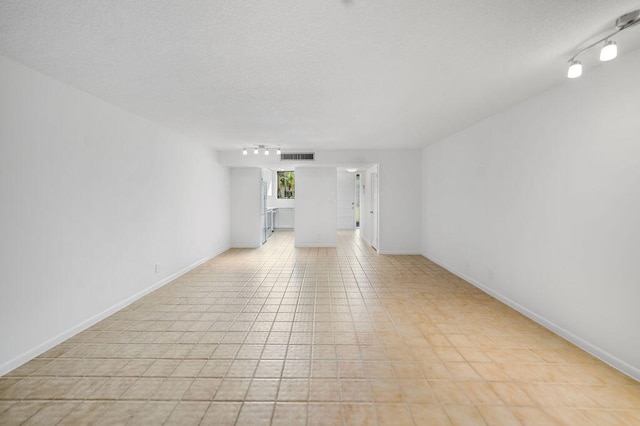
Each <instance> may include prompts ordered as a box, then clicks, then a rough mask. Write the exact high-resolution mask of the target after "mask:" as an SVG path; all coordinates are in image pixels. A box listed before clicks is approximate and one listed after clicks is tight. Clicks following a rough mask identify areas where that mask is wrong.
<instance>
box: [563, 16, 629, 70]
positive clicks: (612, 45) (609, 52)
mask: <svg viewBox="0 0 640 426" xmlns="http://www.w3.org/2000/svg"><path fill="white" fill-rule="evenodd" d="M637 24H640V9H639V10H634V11H633V12H629V13H626V14H624V15H622V16H621V17H619V18H618V19H617V20H616V29H615V31H613V32H612V33H611V34H609V35H607V36H606V37H603V38H601V39H600V40H598V41H596V42H595V43H592V44H590V45H589V46H587V47H585V48H584V49H582V50H581V51H579V52H578V53H576V54H575V55H573V57H572V58H571V59H569V71H568V72H567V77H568V78H577V77H580V76H581V75H582V64H581V63H580V61H578V60H577V58H578V56H580V55H582V54H583V53H584V52H586V51H587V50H589V49H591V48H593V47H595V46H597V45H598V44H600V43H602V42H604V45H603V46H602V49H601V50H600V60H601V61H603V62H606V61H610V60H612V59H615V57H616V56H618V45H617V44H616V42H615V41H611V40H609V39H610V38H611V37H613V36H614V35H616V34H618V33H619V32H621V31H624V30H626V29H627V28H631V27H633V26H635V25H637Z"/></svg>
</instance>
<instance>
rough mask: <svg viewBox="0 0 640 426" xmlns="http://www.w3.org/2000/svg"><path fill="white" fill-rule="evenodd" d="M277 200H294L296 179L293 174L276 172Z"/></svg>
mask: <svg viewBox="0 0 640 426" xmlns="http://www.w3.org/2000/svg"><path fill="white" fill-rule="evenodd" d="M278 198H284V199H290V200H293V199H294V198H296V179H295V176H294V172H278Z"/></svg>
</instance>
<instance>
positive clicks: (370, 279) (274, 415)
mask: <svg viewBox="0 0 640 426" xmlns="http://www.w3.org/2000/svg"><path fill="white" fill-rule="evenodd" d="M0 424H2V425H11V424H30V425H35V424H46V425H53V424H60V425H72V424H144V425H148V424H167V425H174V424H175V425H188V424H216V425H222V424H237V425H245V424H246V425H260V424H284V425H296V424H300V425H304V424H309V425H335V424H349V425H351V424H353V425H361V424H390V425H391V424H392V425H404V424H406V425H412V424H418V425H440V424H442V425H450V424H456V425H484V424H487V425H519V424H523V425H530V424H566V425H614V424H629V425H632V424H635V425H638V424H640V384H639V383H638V382H636V381H634V380H632V379H630V378H628V377H626V376H624V375H623V374H621V373H619V372H617V371H615V370H614V369H612V368H610V367H608V366H607V365H605V364H603V363H602V362H600V361H598V360H596V359H594V358H593V357H591V356H590V355H588V354H587V353H585V352H583V351H582V350H580V349H578V348H576V347H575V346H573V345H571V344H569V343H567V342H566V341H565V340H563V339H561V338H559V337H557V336H556V335H554V334H552V333H550V332H549V331H547V330H545V329H544V328H542V327H540V326H538V325H536V324H535V323H533V322H532V321H530V320H528V319H527V318H525V317H523V316H522V315H520V314H518V313H516V312H515V311H513V310H512V309H510V308H509V307H507V306H505V305H503V304H502V303H500V302H498V301H496V300H494V299H492V298H491V297H489V296H488V295H486V294H484V293H482V292H481V291H479V290H477V289H476V288H475V287H473V286H471V285H470V284H468V283H466V282H465V281H463V280H461V279H460V278H457V277H455V276H453V275H451V274H450V273H448V272H447V271H445V270H443V269H442V268H440V267H438V266H437V265H435V264H434V263H432V262H430V261H429V260H427V259H425V258H423V257H421V256H381V255H378V254H376V253H375V252H374V251H373V250H372V249H371V248H369V247H367V246H366V244H364V243H363V242H362V241H361V240H360V239H359V238H357V237H356V234H355V233H353V232H349V231H341V232H340V233H339V244H338V247H337V249H313V248H309V249H295V248H294V247H293V234H292V233H290V232H276V233H275V234H274V235H273V236H272V237H271V238H270V239H269V241H268V243H267V244H266V245H264V246H263V247H262V248H260V249H256V250H248V249H242V250H240V249H233V250H229V251H227V252H226V253H224V254H223V255H221V256H218V257H216V258H215V259H213V260H211V261H209V262H207V263H206V264H205V265H203V266H201V267H199V268H197V269H195V270H193V271H191V272H189V273H188V274H186V275H184V276H182V277H181V278H179V279H177V280H175V281H174V282H172V283H170V284H168V285H166V286H165V287H163V288H161V289H159V290H157V291H155V292H154V293H152V294H150V295H148V296H146V297H144V298H143V299H141V300H139V301H137V302H136V303H134V304H132V305H130V306H129V307H127V308H125V309H123V310H121V311H120V312H118V313H116V314H114V315H112V316H111V317H109V318H107V319H105V320H104V321H101V322H100V323H98V324H96V325H95V326H93V327H91V328H90V329H88V330H86V331H84V332H82V333H80V334H78V335H77V336H75V337H73V338H71V339H69V340H67V341H66V342H64V343H62V344H60V345H58V346H56V347H55V348H53V349H51V350H50V351H48V352H47V353H45V354H43V355H42V356H40V357H38V358H36V359H34V360H32V361H31V362H29V363H27V364H25V365H23V366H22V367H20V368H18V369H16V370H14V371H13V372H11V373H9V374H7V375H6V376H4V377H2V378H0Z"/></svg>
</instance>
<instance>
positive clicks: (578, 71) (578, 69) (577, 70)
mask: <svg viewBox="0 0 640 426" xmlns="http://www.w3.org/2000/svg"><path fill="white" fill-rule="evenodd" d="M581 75H582V63H581V62H580V61H576V60H575V59H574V60H573V61H571V64H570V65H569V71H567V77H569V78H578V77H580V76H581Z"/></svg>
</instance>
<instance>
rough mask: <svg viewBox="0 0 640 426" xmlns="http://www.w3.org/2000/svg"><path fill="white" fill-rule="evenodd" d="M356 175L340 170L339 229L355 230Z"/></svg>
mask: <svg viewBox="0 0 640 426" xmlns="http://www.w3.org/2000/svg"><path fill="white" fill-rule="evenodd" d="M355 176H356V175H355V173H350V172H348V171H346V170H338V203H337V204H338V229H353V228H354V226H355V218H354V214H355V202H356V200H355V193H354V191H353V187H354V186H355V184H356V178H355Z"/></svg>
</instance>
